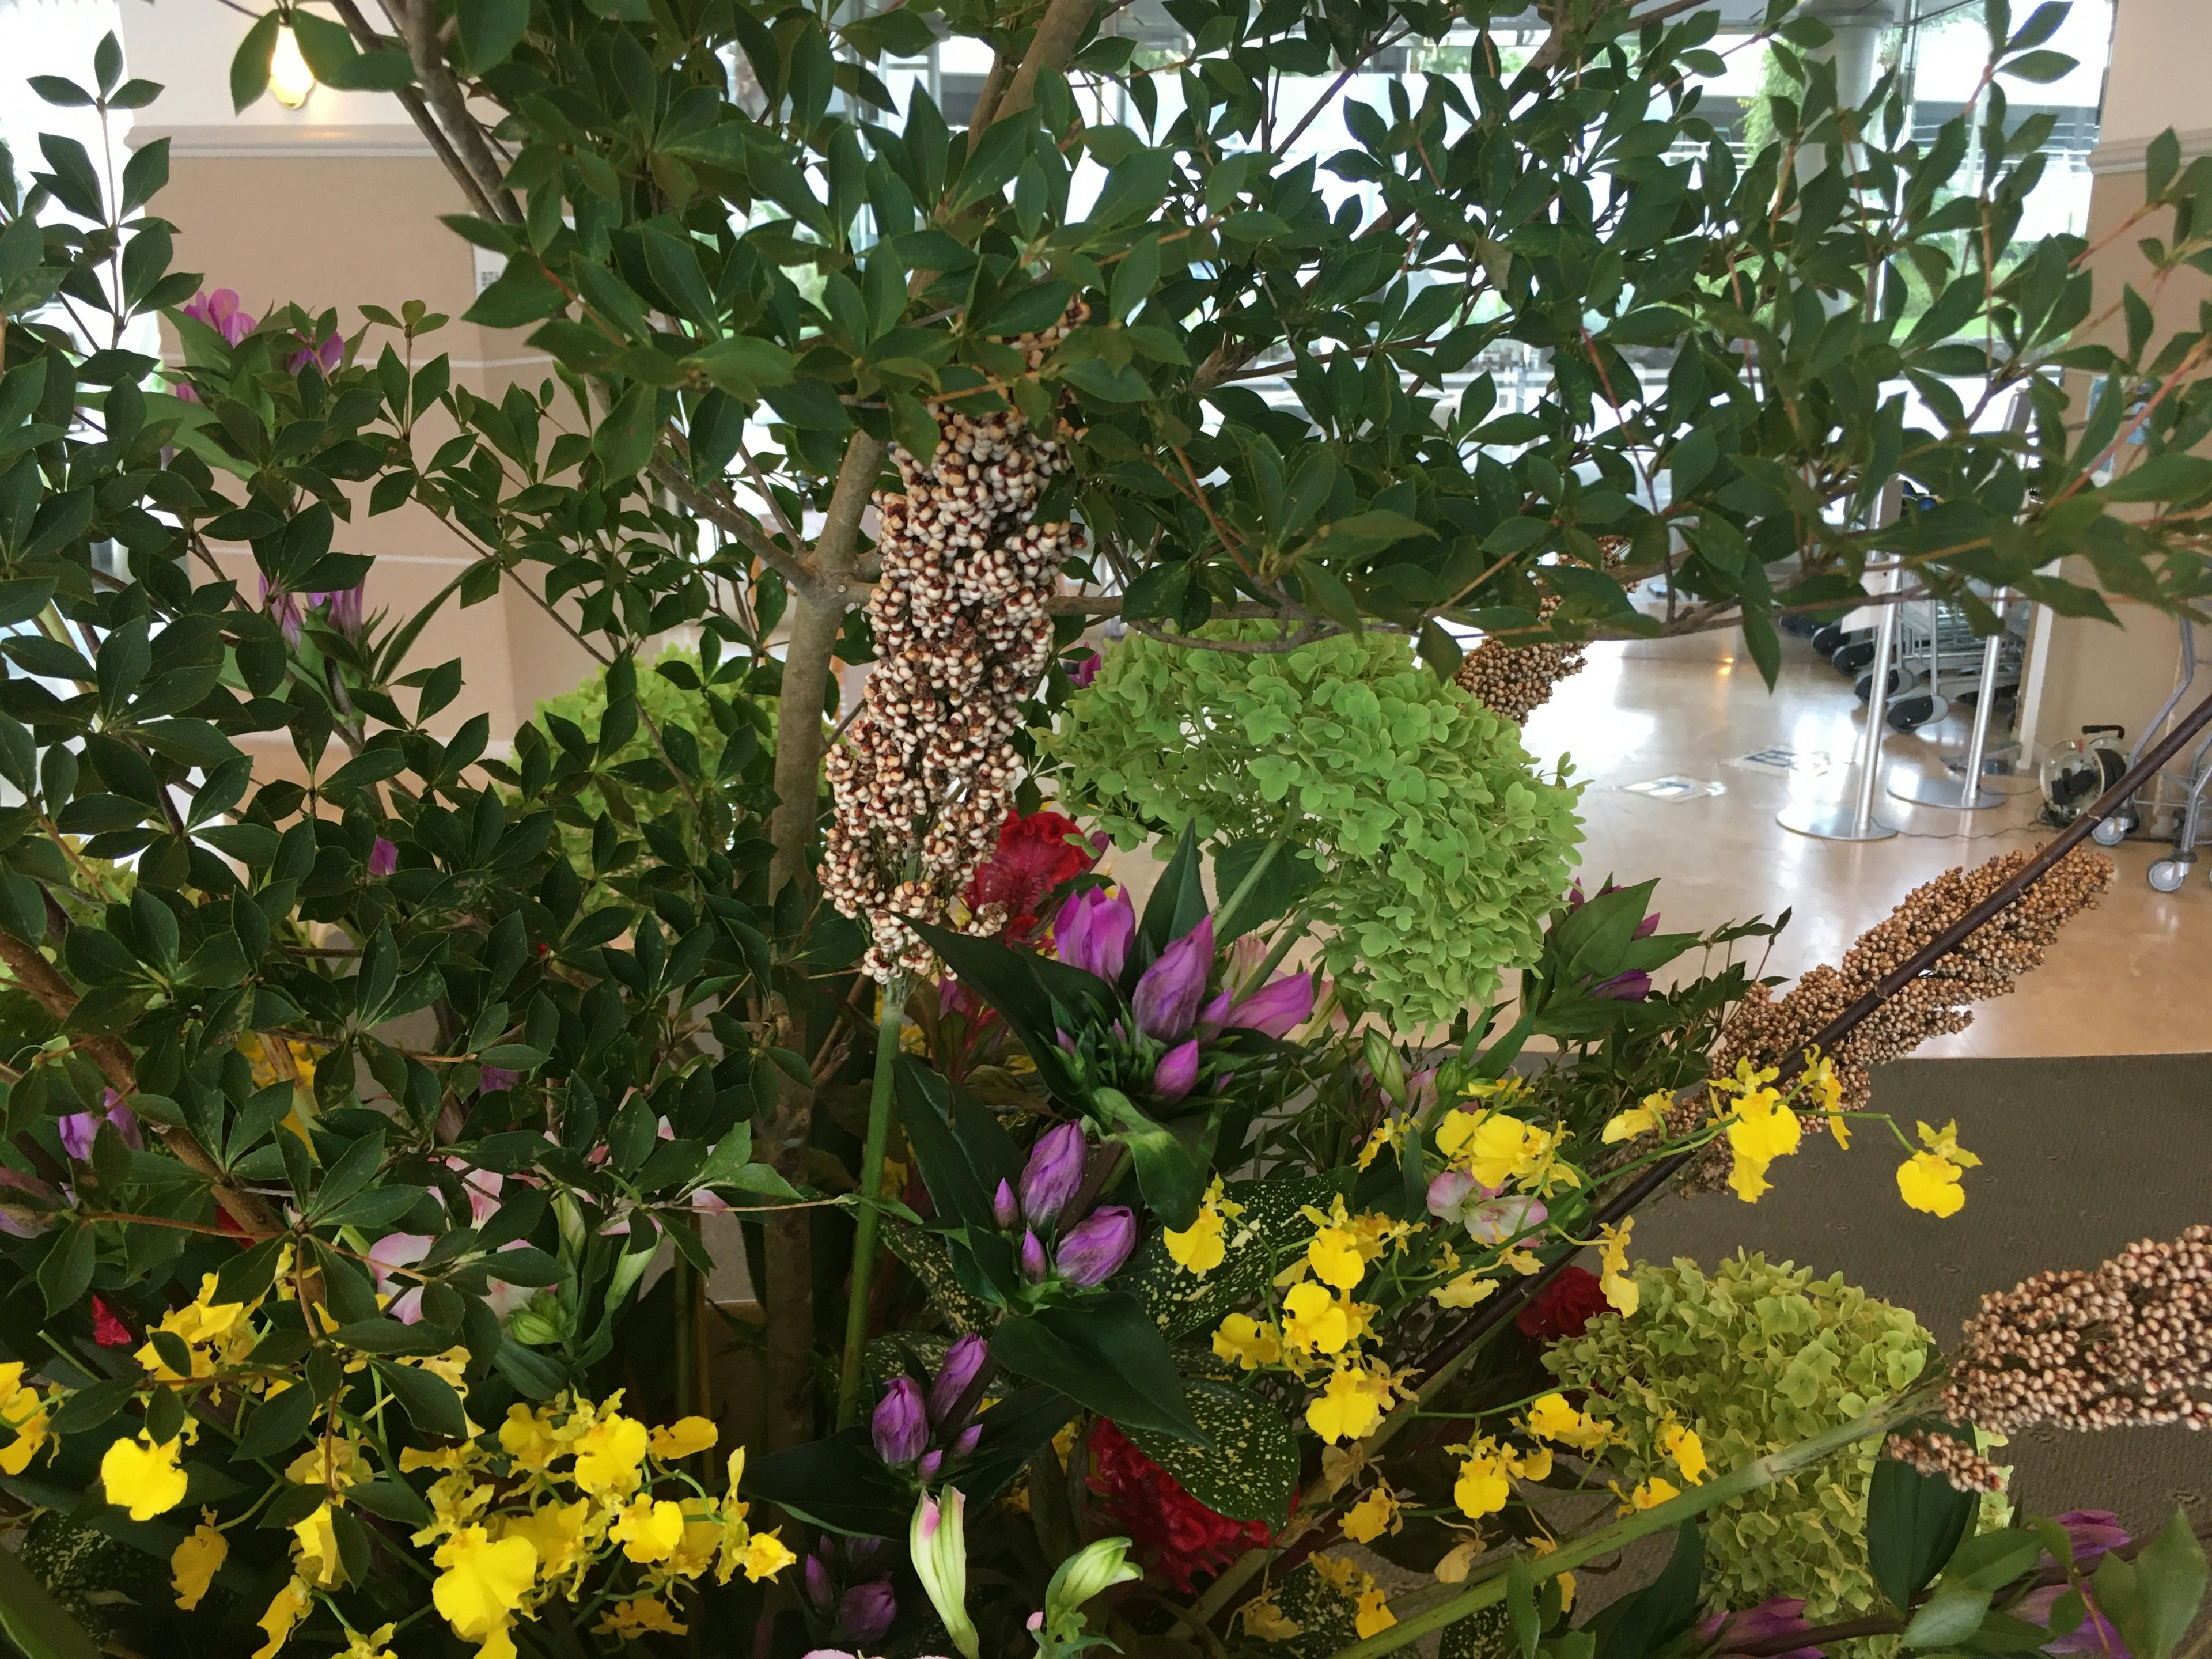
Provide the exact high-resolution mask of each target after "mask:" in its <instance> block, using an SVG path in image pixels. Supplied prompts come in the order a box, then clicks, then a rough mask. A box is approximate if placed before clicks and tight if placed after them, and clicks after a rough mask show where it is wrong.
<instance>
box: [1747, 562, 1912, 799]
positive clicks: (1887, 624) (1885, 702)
mask: <svg viewBox="0 0 2212 1659" xmlns="http://www.w3.org/2000/svg"><path fill="white" fill-rule="evenodd" d="M1902 563H1903V560H1902V558H1901V557H1898V556H1893V557H1892V558H1891V559H1890V561H1889V562H1888V563H1887V565H1886V566H1884V567H1883V570H1882V581H1881V589H1880V592H1881V594H1882V596H1883V599H1882V606H1881V616H1880V617H1878V618H1877V619H1876V620H1875V630H1874V670H1873V672H1874V679H1873V681H1872V682H1871V683H1870V684H1869V688H1868V691H1867V723H1866V730H1865V731H1864V732H1862V733H1861V734H1860V737H1859V762H1858V765H1859V776H1858V793H1857V799H1855V800H1854V801H1853V803H1852V805H1851V808H1850V811H1844V808H1843V806H1842V804H1841V803H1840V802H1835V801H1820V802H1814V803H1806V804H1801V805H1790V806H1785V807H1784V808H1783V809H1782V810H1781V811H1779V812H1777V813H1776V814H1775V815H1774V821H1775V822H1776V823H1778V824H1780V825H1781V826H1782V827H1783V828H1784V829H1795V830H1796V832H1797V833H1798V834H1799V835H1801V836H1814V838H1816V839H1818V840H1820V841H1887V840H1888V839H1889V838H1890V837H1891V836H1893V835H1895V834H1896V833H1897V829H1896V826H1895V825H1893V824H1887V823H1882V822H1881V820H1880V819H1879V818H1877V817H1875V815H1874V798H1875V787H1876V786H1877V784H1878V783H1879V782H1880V780H1881V733H1882V728H1883V727H1884V726H1887V725H1888V724H1889V664H1890V659H1891V657H1892V656H1893V655H1894V654H1895V652H1896V647H1897V605H1896V602H1895V601H1894V600H1893V599H1890V598H1889V597H1888V596H1889V595H1891V594H1893V593H1895V592H1897V586H1898V577H1899V574H1900V573H1899V566H1900V565H1901V564H1902Z"/></svg>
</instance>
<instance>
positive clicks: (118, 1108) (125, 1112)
mask: <svg viewBox="0 0 2212 1659" xmlns="http://www.w3.org/2000/svg"><path fill="white" fill-rule="evenodd" d="M100 1105H101V1108H102V1109H101V1110H100V1111H97V1112H71V1113H70V1114H69V1115H67V1116H65V1117H64V1118H63V1119H62V1120H61V1121H59V1122H58V1123H57V1124H56V1125H55V1126H54V1127H55V1128H56V1130H57V1131H58V1133H59V1134H60V1135H61V1140H62V1150H63V1151H64V1152H67V1153H68V1154H69V1155H70V1157H71V1158H75V1159H76V1161H77V1162H78V1163H80V1164H82V1163H85V1162H86V1161H88V1159H89V1158H91V1157H92V1143H93V1141H94V1139H97V1138H98V1136H99V1134H100V1125H101V1124H102V1123H106V1124H107V1125H108V1126H109V1127H112V1128H113V1129H114V1131H115V1133H117V1134H118V1136H120V1137H121V1138H122V1141H123V1144H124V1145H125V1146H128V1147H129V1148H130V1149H131V1151H132V1152H139V1151H141V1150H143V1148H144V1146H145V1145H146V1137H145V1136H144V1135H143V1133H140V1131H139V1127H138V1114H137V1113H136V1112H134V1111H132V1110H131V1109H130V1108H129V1107H128V1106H126V1105H125V1104H124V1103H123V1097H122V1096H120V1095H118V1094H117V1093H116V1092H115V1091H114V1090H112V1089H110V1090H108V1091H107V1092H106V1095H105V1096H104V1097H102V1099H101V1102H100Z"/></svg>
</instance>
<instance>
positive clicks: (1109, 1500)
mask: <svg viewBox="0 0 2212 1659" xmlns="http://www.w3.org/2000/svg"><path fill="white" fill-rule="evenodd" d="M1091 1452H1092V1454H1093V1458H1094V1464H1093V1467H1094V1470H1095V1473H1094V1474H1093V1475H1092V1477H1091V1491H1093V1492H1097V1493H1099V1494H1100V1495H1101V1496H1103V1498H1105V1500H1106V1504H1105V1507H1106V1510H1107V1511H1108V1513H1109V1514H1110V1515H1111V1516H1113V1517H1114V1522H1115V1525H1116V1526H1118V1527H1120V1528H1121V1529H1122V1530H1123V1531H1125V1532H1127V1534H1129V1537H1130V1539H1131V1540H1132V1541H1133V1542H1134V1543H1135V1545H1136V1547H1137V1553H1138V1554H1139V1556H1141V1557H1143V1558H1144V1559H1146V1560H1147V1561H1148V1562H1150V1563H1151V1565H1152V1566H1154V1567H1156V1568H1158V1570H1159V1571H1160V1573H1161V1575H1162V1576H1163V1577H1165V1578H1166V1579H1167V1581H1168V1582H1169V1583H1171V1584H1173V1585H1174V1586H1175V1587H1176V1593H1177V1594H1179V1595H1189V1594H1190V1593H1191V1579H1192V1578H1193V1577H1194V1576H1195V1575H1196V1574H1199V1573H1209V1574H1210V1573H1217V1572H1219V1571H1221V1570H1222V1569H1223V1568H1224V1567H1225V1566H1227V1565H1229V1564H1230V1563H1231V1561H1233V1560H1235V1559H1237V1557H1238V1556H1239V1555H1242V1554H1243V1553H1244V1552H1245V1551H1246V1550H1248V1549H1249V1548H1251V1547H1254V1546H1255V1545H1258V1544H1264V1543H1266V1542H1267V1539H1268V1535H1269V1534H1268V1532H1267V1528H1266V1527H1265V1526H1263V1525H1261V1523H1260V1522H1257V1521H1231V1519H1230V1518H1229V1517H1228V1516H1225V1515H1218V1514H1216V1513H1215V1512H1214V1511H1213V1510H1210V1509H1208V1508H1206V1505H1205V1504H1201V1503H1200V1502H1199V1501H1198V1499H1196V1498H1193V1497H1192V1496H1191V1495H1190V1494H1189V1493H1188V1492H1185V1491H1184V1490H1183V1489H1182V1482H1181V1481H1179V1480H1176V1478H1175V1476H1173V1475H1171V1474H1169V1473H1168V1472H1167V1471H1166V1470H1165V1469H1164V1468H1161V1467H1160V1466H1159V1465H1158V1464H1157V1463H1155V1462H1152V1459H1151V1458H1149V1457H1147V1456H1146V1455H1144V1453H1142V1452H1140V1451H1139V1450H1138V1449H1137V1448H1136V1447H1135V1445H1134V1444H1133V1443H1131V1441H1130V1439H1129V1437H1128V1436H1127V1435H1125V1434H1123V1433H1122V1432H1121V1430H1120V1429H1118V1428H1116V1427H1115V1426H1114V1425H1113V1424H1111V1423H1107V1422H1101V1423H1100V1424H1099V1425H1098V1427H1097V1430H1096V1431H1094V1432H1093V1433H1092V1434H1091Z"/></svg>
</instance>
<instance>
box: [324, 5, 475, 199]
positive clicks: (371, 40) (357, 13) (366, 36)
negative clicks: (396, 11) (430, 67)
mask: <svg viewBox="0 0 2212 1659" xmlns="http://www.w3.org/2000/svg"><path fill="white" fill-rule="evenodd" d="M331 10H333V11H335V12H336V13H337V15H338V21H340V22H342V23H343V24H344V25H345V26H346V28H347V30H348V31H349V33H351V34H352V35H353V38H354V41H355V43H356V45H358V46H360V47H361V49H362V51H363V52H374V51H377V50H378V49H379V48H380V47H381V46H383V45H384V41H383V40H382V39H381V38H380V36H379V35H378V34H377V33H376V31H375V30H374V29H373V28H371V27H369V26H368V19H367V18H366V17H364V16H362V15H361V8H360V7H359V6H357V5H356V4H355V3H354V0H331ZM392 95H393V96H394V97H396V98H398V100H399V106H400V107H401V108H402V109H404V110H405V111H406V112H407V117H408V118H409V119H410V120H411V121H412V122H414V123H415V126H416V131H419V132H421V133H422V137H423V138H424V139H425V140H427V141H428V143H429V146H430V149H431V151H432V153H433V154H435V155H436V156H437V158H438V160H439V161H441V162H442V163H443V164H444V166H445V169H446V171H447V172H448V173H452V174H453V182H454V183H455V184H457V185H459V186H460V187H461V193H462V194H463V195H465V196H466V197H468V198H469V205H470V206H471V207H473V208H474V209H476V210H477V212H478V213H480V214H482V215H483V216H484V217H485V218H487V219H496V218H498V217H499V210H498V209H496V208H495V207H493V206H492V204H491V198H490V197H488V196H486V195H485V194H484V191H483V185H480V184H478V183H477V179H476V175H475V174H474V173H471V172H470V171H469V169H468V164H467V163H466V162H465V161H462V160H461V158H460V155H459V153H458V152H456V151H455V150H454V149H453V143H452V141H451V140H450V139H448V138H447V137H446V135H445V133H444V132H443V131H441V129H440V127H439V125H438V120H437V118H436V117H435V116H434V115H432V114H431V113H430V106H428V104H426V103H424V102H423V101H422V94H421V93H419V92H417V91H416V90H415V88H412V87H401V88H398V91H396V92H395V93H394V94H392Z"/></svg>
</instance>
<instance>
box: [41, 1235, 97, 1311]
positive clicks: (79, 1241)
mask: <svg viewBox="0 0 2212 1659" xmlns="http://www.w3.org/2000/svg"><path fill="white" fill-rule="evenodd" d="M95 1259H96V1251H95V1249H94V1238H93V1232H92V1229H91V1228H90V1227H89V1226H88V1225H84V1224H82V1223H72V1224H70V1225H68V1226H67V1227H66V1228H65V1229H64V1231H62V1232H61V1233H60V1234H59V1235H58V1237H56V1238H55V1240H54V1242H53V1244H52V1247H51V1248H49V1249H48V1250H47V1251H46V1260H45V1261H42V1262H40V1264H39V1289H40V1291H43V1292H44V1293H45V1295H46V1315H47V1317H49V1318H58V1317H59V1316H60V1315H61V1314H62V1313H64V1311H66V1310H69V1309H71V1308H74V1307H76V1305H77V1304H78V1303H79V1302H81V1301H82V1300H83V1298H84V1293H85V1291H86V1290H87V1289H88V1288H89V1287H90V1285H91V1284H92V1269H93V1264H94V1261H95Z"/></svg>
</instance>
